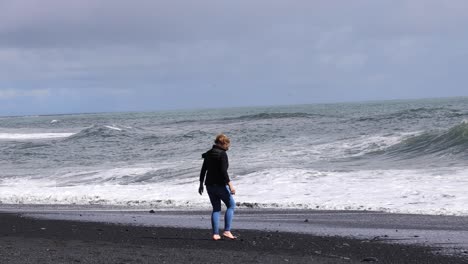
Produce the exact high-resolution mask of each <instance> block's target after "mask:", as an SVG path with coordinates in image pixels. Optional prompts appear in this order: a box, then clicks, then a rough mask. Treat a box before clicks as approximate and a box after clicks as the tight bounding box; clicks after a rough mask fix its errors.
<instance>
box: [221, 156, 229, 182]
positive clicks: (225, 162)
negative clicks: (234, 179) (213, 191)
mask: <svg viewBox="0 0 468 264" xmlns="http://www.w3.org/2000/svg"><path fill="white" fill-rule="evenodd" d="M228 168H229V160H228V156H227V154H226V152H224V153H223V155H221V171H222V174H223V178H224V183H226V184H228V183H229V182H230V181H231V179H229V174H228V172H227V170H228Z"/></svg>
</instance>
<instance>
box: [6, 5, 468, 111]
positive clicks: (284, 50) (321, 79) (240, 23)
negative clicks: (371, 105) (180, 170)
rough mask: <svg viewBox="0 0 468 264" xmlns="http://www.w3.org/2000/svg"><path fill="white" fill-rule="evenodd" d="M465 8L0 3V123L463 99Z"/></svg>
mask: <svg viewBox="0 0 468 264" xmlns="http://www.w3.org/2000/svg"><path fill="white" fill-rule="evenodd" d="M467 14H468V1H465V0H450V1H442V0H440V1H433V0H411V1H409V0H389V1H385V0H382V1H375V0H368V1H359V0H352V1H339V0H336V1H330V0H327V1H319V0H307V1H305V0H304V1H294V0H282V1H275V0H257V1H256V0H245V1H244V0H226V1H224V0H209V1H208V0H206V1H205V0H196V1H195V0H186V1H180V0H167V1H159V0H147V1H146V0H136V1H120V0H77V1H73V0H70V1H63V0H0V115H20V114H51V113H76V112H103V111H104V112H107V111H151V110H163V109H181V108H206V107H209V108H213V107H231V106H247V105H248V106H251V105H276V104H304V103H324V102H343V101H363V100H381V99H404V98H426V97H449V96H467V95H468V87H467V83H468V74H467V71H468V70H467V69H468V15H467Z"/></svg>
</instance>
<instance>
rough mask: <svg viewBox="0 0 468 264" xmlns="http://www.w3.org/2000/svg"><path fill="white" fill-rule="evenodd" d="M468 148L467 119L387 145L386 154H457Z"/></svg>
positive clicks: (399, 155)
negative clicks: (457, 123) (445, 128)
mask: <svg viewBox="0 0 468 264" xmlns="http://www.w3.org/2000/svg"><path fill="white" fill-rule="evenodd" d="M467 150H468V121H463V122H462V123H461V124H459V125H456V126H454V127H452V128H450V129H448V130H442V131H429V132H424V133H422V134H419V135H416V136H412V137H409V138H406V139H404V140H402V141H401V142H399V143H397V144H395V145H392V146H390V147H388V148H387V149H386V150H385V151H384V152H385V155H388V156H396V157H401V156H402V155H403V156H404V157H405V158H408V157H417V156H421V155H429V154H433V155H437V156H444V155H457V154H464V153H466V151H467Z"/></svg>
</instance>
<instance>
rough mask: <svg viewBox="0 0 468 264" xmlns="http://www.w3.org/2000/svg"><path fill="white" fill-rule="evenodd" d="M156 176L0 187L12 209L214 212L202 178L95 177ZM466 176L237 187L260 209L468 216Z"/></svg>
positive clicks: (262, 181) (239, 183) (282, 172)
mask: <svg viewBox="0 0 468 264" xmlns="http://www.w3.org/2000/svg"><path fill="white" fill-rule="evenodd" d="M173 165H174V164H173ZM150 170H157V169H155V168H150V167H140V168H122V169H112V170H107V171H101V172H98V173H97V174H93V175H92V176H90V179H86V181H88V182H90V184H85V183H81V184H76V185H65V186H64V185H62V182H61V181H60V180H59V179H56V180H51V179H50V178H49V179H48V180H46V179H4V180H3V181H1V182H0V201H1V202H2V203H14V204H18V203H20V204H64V205H66V204H82V205H88V204H100V205H126V206H148V207H149V206H153V205H157V206H161V207H164V206H165V207H190V208H208V207H209V206H210V204H209V200H208V197H207V196H206V194H204V195H203V196H200V195H199V194H198V193H197V189H198V178H197V177H196V176H195V177H193V178H175V179H167V180H164V181H158V182H146V183H133V184H130V185H122V184H121V182H120V181H118V180H117V181H113V180H105V181H101V182H100V183H96V182H95V181H93V180H92V179H91V178H92V177H108V179H112V177H125V176H129V175H130V176H131V177H136V176H138V175H142V174H144V173H147V172H148V171H150ZM467 174H468V168H458V169H450V170H445V171H441V170H370V171H357V172H333V171H314V170H308V169H294V168H273V169H267V170H262V171H258V172H254V173H250V174H247V175H242V176H233V183H234V185H235V186H236V189H237V195H236V196H235V199H236V201H237V202H239V203H250V204H255V203H257V204H258V205H259V206H264V207H280V208H310V209H329V210H378V211H386V212H394V213H412V214H443V215H468V208H467V207H466V204H468V194H467V193H466V188H465V186H466V185H467V184H468V179H467V178H466V175H467ZM75 175H77V174H76V173H75ZM97 175H100V176H97ZM69 176H71V175H69Z"/></svg>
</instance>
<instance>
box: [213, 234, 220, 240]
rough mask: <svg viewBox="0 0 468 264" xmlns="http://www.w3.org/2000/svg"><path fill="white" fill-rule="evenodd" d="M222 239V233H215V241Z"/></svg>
mask: <svg viewBox="0 0 468 264" xmlns="http://www.w3.org/2000/svg"><path fill="white" fill-rule="evenodd" d="M220 239H221V236H220V235H213V240H214V241H217V240H220Z"/></svg>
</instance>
